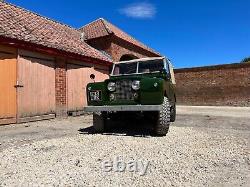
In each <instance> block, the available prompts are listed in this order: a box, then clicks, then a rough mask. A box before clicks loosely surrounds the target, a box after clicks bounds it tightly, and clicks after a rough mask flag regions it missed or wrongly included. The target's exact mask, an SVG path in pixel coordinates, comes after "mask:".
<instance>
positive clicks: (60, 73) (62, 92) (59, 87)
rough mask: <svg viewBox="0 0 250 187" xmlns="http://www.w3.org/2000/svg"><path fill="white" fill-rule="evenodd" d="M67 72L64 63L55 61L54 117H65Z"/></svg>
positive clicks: (59, 59) (60, 60) (61, 60)
mask: <svg viewBox="0 0 250 187" xmlns="http://www.w3.org/2000/svg"><path fill="white" fill-rule="evenodd" d="M66 77H67V72H66V61H65V59H62V58H57V59H56V77H55V78H56V88H55V89H56V115H57V116H61V117H63V116H67V78H66Z"/></svg>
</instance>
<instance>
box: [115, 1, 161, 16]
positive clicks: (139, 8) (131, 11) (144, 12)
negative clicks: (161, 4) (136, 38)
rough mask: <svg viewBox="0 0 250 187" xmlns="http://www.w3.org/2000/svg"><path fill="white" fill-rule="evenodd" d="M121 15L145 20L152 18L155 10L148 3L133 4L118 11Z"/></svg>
mask: <svg viewBox="0 0 250 187" xmlns="http://www.w3.org/2000/svg"><path fill="white" fill-rule="evenodd" d="M119 11H120V13H121V14H124V15H126V16H128V17H132V18H139V19H147V18H153V17H154V16H155V14H156V8H155V6H154V5H153V4H150V3H134V4H130V5H127V6H126V7H124V8H122V9H120V10H119Z"/></svg>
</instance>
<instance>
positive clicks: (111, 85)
mask: <svg viewBox="0 0 250 187" xmlns="http://www.w3.org/2000/svg"><path fill="white" fill-rule="evenodd" d="M108 90H109V91H111V92H113V91H115V82H109V83H108Z"/></svg>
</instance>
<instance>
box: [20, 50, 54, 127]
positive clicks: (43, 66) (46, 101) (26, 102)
mask: <svg viewBox="0 0 250 187" xmlns="http://www.w3.org/2000/svg"><path fill="white" fill-rule="evenodd" d="M18 84H19V85H20V87H19V88H18V116H19V121H20V122H23V121H32V120H38V119H39V117H40V118H42V119H46V118H52V117H55V62H54V58H52V57H48V56H44V55H41V54H37V53H31V52H27V51H23V50H20V51H19V58H18Z"/></svg>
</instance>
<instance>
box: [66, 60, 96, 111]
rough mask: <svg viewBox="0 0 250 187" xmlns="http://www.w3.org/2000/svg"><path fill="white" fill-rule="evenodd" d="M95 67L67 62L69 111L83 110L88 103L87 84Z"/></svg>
mask: <svg viewBox="0 0 250 187" xmlns="http://www.w3.org/2000/svg"><path fill="white" fill-rule="evenodd" d="M92 71H93V68H90V67H83V66H80V65H75V64H67V78H68V83H67V85H68V111H81V110H83V107H84V106H86V104H87V97H86V86H87V84H88V83H89V82H91V81H92V80H91V79H90V78H89V76H90V74H91V72H92Z"/></svg>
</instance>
